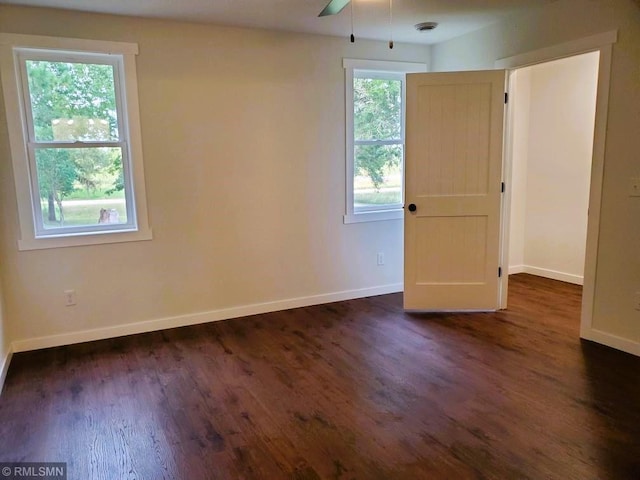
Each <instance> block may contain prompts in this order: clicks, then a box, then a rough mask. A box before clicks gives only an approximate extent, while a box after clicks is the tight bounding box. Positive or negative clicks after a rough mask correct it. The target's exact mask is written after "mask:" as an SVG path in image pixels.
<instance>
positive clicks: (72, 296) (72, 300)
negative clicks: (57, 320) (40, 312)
mask: <svg viewBox="0 0 640 480" xmlns="http://www.w3.org/2000/svg"><path fill="white" fill-rule="evenodd" d="M76 303H77V302H76V291H75V290H65V291H64V305H65V307H73V306H74V305H75V304H76Z"/></svg>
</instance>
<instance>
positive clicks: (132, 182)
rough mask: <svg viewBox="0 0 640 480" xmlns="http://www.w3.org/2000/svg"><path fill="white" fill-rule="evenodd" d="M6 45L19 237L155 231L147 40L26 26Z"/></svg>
mask: <svg viewBox="0 0 640 480" xmlns="http://www.w3.org/2000/svg"><path fill="white" fill-rule="evenodd" d="M0 45H1V46H2V57H1V61H2V65H1V66H2V73H3V75H2V82H3V90H4V95H5V105H6V110H7V123H8V125H9V131H10V132H9V135H10V146H11V154H12V157H13V166H14V177H15V182H16V192H17V195H18V205H19V216H20V227H21V235H22V238H21V239H20V241H19V247H20V248H21V249H35V248H50V247H57V246H73V245H86V244H95V243H109V242H119V241H128V240H144V239H150V238H151V232H150V230H149V228H148V225H147V219H146V205H145V202H144V182H143V173H142V154H141V146H140V144H141V141H140V136H139V124H138V111H137V96H136V92H137V86H136V85H135V63H134V59H133V54H134V53H136V50H137V47H136V46H135V45H131V44H120V43H114V42H95V41H83V40H72V39H57V38H50V37H32V36H22V35H1V36H0ZM114 52H115V53H114ZM20 119H21V120H20Z"/></svg>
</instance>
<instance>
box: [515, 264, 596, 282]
mask: <svg viewBox="0 0 640 480" xmlns="http://www.w3.org/2000/svg"><path fill="white" fill-rule="evenodd" d="M514 273H530V274H531V275H537V276H539V277H545V278H551V279H552V280H560V281H561V282H567V283H574V284H576V285H582V284H583V283H584V277H582V276H580V275H574V274H572V273H564V272H558V271H556V270H549V269H548V268H538V267H532V266H531V265H514V266H509V275H512V274H514Z"/></svg>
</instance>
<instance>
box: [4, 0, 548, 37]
mask: <svg viewBox="0 0 640 480" xmlns="http://www.w3.org/2000/svg"><path fill="white" fill-rule="evenodd" d="M353 1H354V3H353V12H354V30H355V36H356V39H357V38H369V39H377V40H385V41H387V40H389V39H390V34H391V32H390V27H389V0H353ZM553 1H556V0H393V40H394V41H396V42H408V43H421V44H433V43H438V42H442V41H445V40H448V39H450V38H453V37H457V36H460V35H463V34H465V33H468V32H470V31H473V30H477V29H479V28H482V27H484V26H487V25H490V24H491V23H495V22H497V21H499V20H501V19H502V18H504V17H505V16H507V15H510V14H513V13H517V12H522V11H525V10H527V9H533V8H536V7H540V6H543V5H545V4H548V3H551V2H553ZM327 2H328V0H106V1H96V0H0V4H3V3H5V4H14V5H30V6H42V7H55V8H63V9H69V10H81V11H86V12H100V13H111V14H116V15H132V16H140V17H151V18H165V19H176V20H184V21H191V22H198V23H213V24H224V25H235V26H246V27H258V28H267V29H273V30H284V31H291V32H304V33H316V34H322V35H335V36H343V37H345V38H346V37H348V36H349V34H350V33H351V15H350V11H351V9H350V7H349V6H347V8H345V9H344V10H343V11H342V12H341V13H340V14H338V15H334V16H329V17H323V18H318V13H320V11H321V10H322V9H323V8H324V6H325V4H326V3H327ZM426 21H434V22H438V23H439V24H440V25H439V26H438V28H437V29H436V30H433V31H431V32H422V33H420V32H417V31H416V30H415V29H414V28H413V25H415V24H416V23H419V22H426Z"/></svg>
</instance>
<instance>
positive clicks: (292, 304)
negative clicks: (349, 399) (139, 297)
mask: <svg viewBox="0 0 640 480" xmlns="http://www.w3.org/2000/svg"><path fill="white" fill-rule="evenodd" d="M402 290H403V284H402V283H395V284H390V285H382V286H379V287H370V288H362V289H357V290H345V291H342V292H333V293H327V294H322V295H312V296H308V297H298V298H290V299H285V300H278V301H274V302H265V303H255V304H252V305H243V306H239V307H231V308H223V309H220V310H211V311H207V312H199V313H191V314H187V315H178V316H175V317H164V318H158V319H155V320H146V321H143V322H136V323H128V324H124V325H115V326H113V327H103V328H96V329H91V330H82V331H78V332H70V333H63V334H59V335H51V336H46V337H36V338H28V339H24V340H16V341H14V342H13V343H12V347H13V351H14V352H25V351H28V350H38V349H41V348H49V347H59V346H61V345H71V344H73V343H82V342H91V341H94V340H104V339H106V338H114V337H121V336H124V335H134V334H136V333H146V332H153V331H157V330H164V329H167V328H175V327H185V326H187V325H196V324H198V323H207V322H216V321H219V320H227V319H230V318H238V317H245V316H248V315H258V314H261V313H269V312H277V311H279V310H287V309H290V308H298V307H308V306H310V305H320V304H323V303H331V302H340V301H342V300H351V299H354V298H362V297H372V296H375V295H385V294H387V293H397V292H401V291H402Z"/></svg>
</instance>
